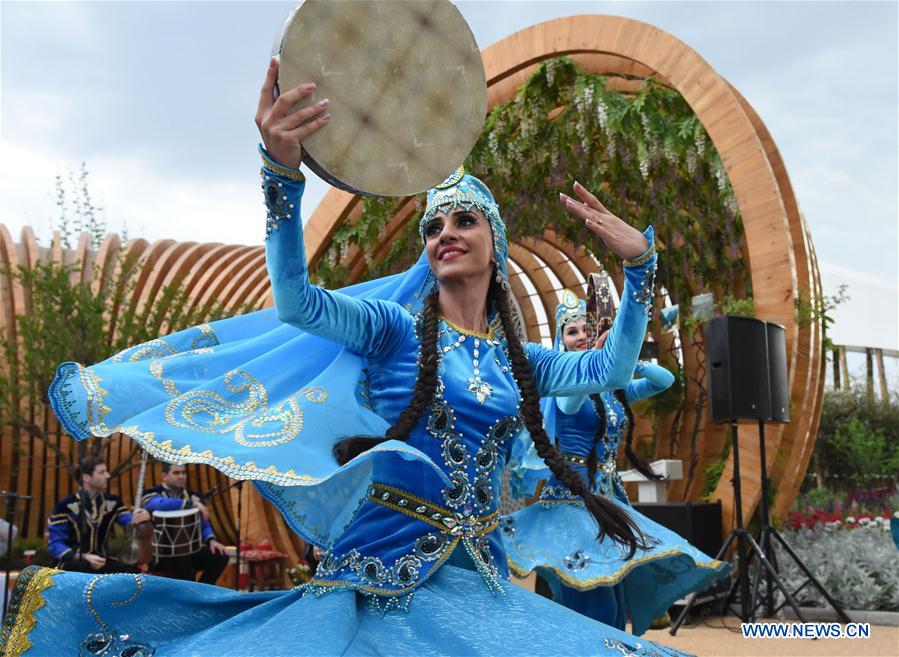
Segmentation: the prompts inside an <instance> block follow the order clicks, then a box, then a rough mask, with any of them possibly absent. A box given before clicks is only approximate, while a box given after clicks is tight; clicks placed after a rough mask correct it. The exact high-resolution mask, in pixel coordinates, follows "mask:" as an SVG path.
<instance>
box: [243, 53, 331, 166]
mask: <svg viewBox="0 0 899 657" xmlns="http://www.w3.org/2000/svg"><path fill="white" fill-rule="evenodd" d="M277 80H278V60H277V59H275V58H272V60H271V62H270V63H269V67H268V73H266V76H265V82H264V83H263V84H262V91H261V92H260V95H259V108H258V109H257V110H256V127H258V128H259V134H261V135H262V143H263V144H264V145H265V150H266V151H267V152H268V155H269V157H270V158H272V159H273V160H274V161H275V162H277V163H278V164H280V165H281V166H282V167H289V168H291V169H296V168H298V167H299V166H300V160H302V158H303V140H304V139H306V137H308V136H309V135H311V134H312V133H314V132H316V131H318V130H319V129H321V128H322V126H324V125H325V124H326V123H327V122H328V120H329V119H330V118H331V115H330V114H329V113H328V111H327V109H328V99H327V98H325V99H323V100H320V101H318V102H317V103H315V104H313V105H310V106H309V107H304V108H302V109H298V110H296V111H295V112H291V111H290V108H291V107H293V106H294V105H296V104H297V103H298V102H300V101H301V100H303V99H304V98H307V97H308V96H309V95H310V94H311V93H312V92H313V91H315V84H314V83H313V82H308V83H305V84H301V85H299V86H298V87H294V88H293V89H291V90H290V91H287V92H285V93H282V94H281V95H280V96H278V99H277V100H275V97H274V91H275V82H276V81H277Z"/></svg>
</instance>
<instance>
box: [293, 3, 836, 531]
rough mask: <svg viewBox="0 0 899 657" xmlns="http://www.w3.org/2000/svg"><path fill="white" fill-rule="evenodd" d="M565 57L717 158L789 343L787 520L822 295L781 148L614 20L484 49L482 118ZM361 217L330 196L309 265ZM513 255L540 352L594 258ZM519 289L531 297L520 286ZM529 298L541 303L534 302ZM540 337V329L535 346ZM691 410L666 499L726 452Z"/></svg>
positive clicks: (747, 448) (581, 22) (714, 91)
mask: <svg viewBox="0 0 899 657" xmlns="http://www.w3.org/2000/svg"><path fill="white" fill-rule="evenodd" d="M561 55H566V56H568V57H570V58H571V59H573V60H574V61H576V62H577V63H578V65H579V66H581V68H583V69H584V70H586V71H588V72H591V73H602V74H607V75H610V76H614V77H610V78H609V84H610V86H611V87H612V88H615V89H617V90H620V91H625V92H627V91H636V90H637V89H638V88H639V86H640V84H641V83H642V79H644V78H647V77H650V76H652V77H654V78H655V79H656V80H657V81H658V82H660V83H662V84H664V85H666V86H668V87H670V88H672V89H674V90H675V91H677V92H678V93H680V95H681V96H683V98H684V99H685V100H686V101H687V103H689V105H690V107H691V108H692V109H693V111H694V112H695V113H696V115H697V117H698V118H699V120H700V122H701V123H702V124H703V126H704V128H705V129H706V131H707V133H708V135H709V137H710V138H711V140H712V142H713V144H714V146H715V148H716V149H717V151H718V153H719V154H720V156H721V159H722V162H723V164H724V166H725V169H726V171H727V174H728V176H729V178H730V181H731V185H732V187H733V189H734V193H735V196H736V200H737V203H738V206H739V210H740V214H741V216H742V218H743V225H744V230H745V245H744V249H743V252H744V256H745V257H746V259H747V260H748V264H749V270H750V274H751V280H752V288H753V298H754V302H755V309H756V314H757V316H758V317H759V318H762V319H766V320H769V321H773V322H777V323H779V324H782V325H783V326H784V327H785V328H786V332H787V358H788V366H789V375H790V378H789V383H790V399H791V403H792V407H791V411H792V418H793V421H792V423H791V424H789V425H786V426H778V427H770V428H769V430H768V431H767V432H766V447H767V454H768V456H769V463H768V466H769V473H770V477H771V479H772V480H773V482H774V486H775V488H776V490H777V492H778V494H777V498H776V501H775V505H774V512H775V513H778V514H783V513H785V512H786V511H787V510H788V509H789V506H790V505H791V504H792V502H793V499H794V498H795V496H796V494H797V493H798V490H799V486H800V484H801V482H802V477H803V475H804V473H805V469H806V466H807V464H808V460H809V458H810V456H811V452H812V448H813V446H814V439H815V435H816V433H817V424H818V419H819V417H820V407H821V402H822V399H823V391H824V379H823V367H822V353H823V352H822V338H823V335H822V327H821V325H820V324H819V323H816V322H813V323H809V324H805V325H800V324H799V323H798V321H797V314H796V305H797V302H798V300H799V299H800V298H805V299H810V298H816V297H818V296H820V294H821V282H820V277H819V273H818V267H817V262H816V259H815V254H814V249H813V246H812V242H811V238H810V235H809V233H808V229H807V226H806V225H805V222H804V220H803V219H802V217H801V215H800V213H799V208H798V205H797V203H796V199H795V197H794V195H793V190H792V187H791V185H790V181H789V177H788V176H787V172H786V168H785V167H784V163H783V160H782V159H781V157H780V154H779V152H778V150H777V147H776V145H775V144H774V141H773V139H772V138H771V135H770V134H769V133H768V131H767V129H766V128H765V126H764V124H763V123H762V121H761V119H760V118H759V116H758V115H757V114H756V112H755V111H754V110H753V109H752V107H751V106H750V105H749V103H747V102H746V100H745V99H744V98H743V97H742V96H741V95H740V93H739V92H738V91H737V90H736V89H734V88H733V87H732V86H731V85H730V84H729V83H728V82H727V81H726V80H725V79H724V78H722V77H721V76H720V75H718V74H717V73H716V72H715V71H714V69H712V67H711V66H709V64H708V63H707V62H706V61H705V60H703V59H702V58H701V57H700V56H699V55H698V54H697V53H696V52H694V51H693V50H692V49H691V48H690V47H689V46H687V45H686V44H684V43H683V42H681V41H679V40H678V39H676V38H675V37H674V36H672V35H670V34H668V33H666V32H664V31H662V30H659V29H658V28H655V27H653V26H651V25H648V24H646V23H642V22H640V21H635V20H631V19H627V18H620V17H613V16H601V15H585V16H569V17H565V18H559V19H555V20H552V21H547V22H545V23H540V24H538V25H534V26H532V27H529V28H527V29H524V30H522V31H520V32H517V33H515V34H513V35H511V36H509V37H507V38H505V39H503V40H502V41H500V42H498V43H496V44H494V45H493V46H491V47H489V48H488V49H487V50H485V51H484V53H483V59H484V68H485V70H486V73H487V84H488V109H492V108H493V107H496V106H497V105H501V104H503V103H505V102H507V101H509V100H510V99H512V98H513V97H514V95H515V93H516V92H517V90H518V89H519V88H520V86H521V85H522V84H524V82H525V81H526V80H527V79H528V77H529V76H530V75H531V73H533V71H534V70H535V69H536V68H537V66H539V65H540V63H541V62H543V61H544V60H547V59H551V58H553V57H558V56H561ZM500 205H502V199H500ZM360 211H361V204H360V198H359V197H355V196H353V195H351V194H347V193H344V192H340V191H338V190H331V191H329V193H328V195H327V196H326V197H325V198H324V199H323V201H322V202H321V203H320V204H319V206H318V208H316V210H315V212H314V213H313V215H312V218H311V220H310V222H309V224H308V225H307V227H306V234H305V236H306V248H307V251H308V253H309V257H310V261H312V262H315V261H316V260H317V259H318V258H320V257H322V255H323V254H324V252H325V250H326V249H327V248H328V246H329V244H330V238H331V236H332V235H333V234H334V231H335V230H336V229H337V228H338V227H340V226H341V225H342V224H344V223H345V222H352V221H354V219H355V218H356V217H358V216H359V213H360ZM412 219H414V216H413V206H412V203H411V202H408V201H407V202H406V203H404V204H401V205H400V207H399V209H398V211H397V212H396V213H395V215H394V217H393V218H392V220H391V221H390V222H389V224H388V226H387V228H386V231H383V232H382V235H383V237H382V238H381V243H380V244H379V245H378V246H377V248H376V249H374V253H375V260H376V261H377V260H379V259H381V258H383V257H384V255H385V254H386V252H387V248H388V246H389V244H390V241H391V240H392V239H393V238H394V237H396V236H398V235H400V234H401V230H402V228H403V226H405V224H406V223H407V222H408V221H410V220H412ZM509 255H510V258H511V260H512V261H513V263H514V264H515V265H516V266H515V267H513V269H514V270H518V272H519V273H518V274H517V275H516V276H514V277H513V280H512V286H513V291H514V293H515V295H516V297H517V298H518V299H519V302H520V306H521V308H522V313H523V316H524V321H525V325H526V328H527V331H528V337H529V338H530V339H532V340H539V339H540V338H541V324H542V323H543V322H542V321H541V317H540V316H541V315H543V316H544V317H551V316H552V311H553V309H554V308H555V305H556V303H557V296H556V292H557V291H558V285H557V284H556V282H559V283H561V285H562V286H565V287H573V288H575V289H577V288H578V286H579V285H580V284H581V282H582V281H583V276H584V275H586V274H587V273H589V272H592V271H596V270H597V269H598V265H597V264H596V261H595V260H594V259H593V257H592V256H591V255H590V254H588V253H586V252H584V251H583V250H582V249H579V248H577V247H575V246H574V245H572V244H566V243H564V242H562V241H561V240H560V239H558V237H557V236H555V235H554V234H552V233H551V232H546V233H544V235H543V237H542V239H529V240H524V241H522V242H521V243H517V244H511V245H510V252H509ZM343 263H344V264H346V265H348V266H349V270H350V272H351V274H350V280H349V281H347V282H348V283H352V282H355V281H356V280H358V278H359V277H360V276H361V275H362V274H363V272H364V271H365V268H366V266H367V264H366V262H365V259H364V258H363V254H362V251H361V249H358V248H350V250H349V252H348V253H347V255H346V257H345V259H344V261H343ZM525 277H526V278H527V279H528V280H529V282H530V285H526V284H525V283H524V281H522V280H521V279H522V278H525ZM619 283H620V280H619ZM528 287H530V288H531V289H534V290H536V293H533V294H532V293H531V292H529V291H528ZM698 291H701V290H698ZM526 300H527V301H526ZM546 333H547V331H546V326H545V325H544V326H543V327H542V335H544V336H545V335H546ZM657 339H660V340H664V337H663V336H657ZM683 342H684V345H683V348H684V366H685V368H686V369H687V370H688V371H689V370H691V369H692V370H694V371H695V370H697V369H699V368H701V367H703V366H704V365H703V364H702V356H701V354H700V353H699V350H698V349H697V346H696V345H693V344H690V342H689V339H688V338H686V339H684V341H683ZM693 394H694V395H695V393H693ZM695 407H696V399H695V397H691V394H690V393H689V392H688V397H687V399H686V400H685V411H684V414H683V416H682V417H681V418H680V422H679V423H678V425H679V426H675V427H671V418H667V419H663V421H662V427H663V430H669V431H670V430H673V431H675V432H677V433H679V434H680V438H681V439H680V440H678V441H675V442H676V444H677V449H676V451H675V454H674V455H675V456H677V457H680V458H683V459H685V461H686V460H688V459H689V455H690V453H691V450H695V451H694V453H695V454H696V456H697V459H698V460H696V461H695V462H694V463H693V464H692V465H693V469H694V471H695V473H696V476H695V477H693V478H692V479H691V480H689V481H683V482H675V483H673V484H672V490H671V494H672V498H673V499H677V498H678V497H680V498H683V499H695V498H697V497H698V496H699V494H700V492H701V491H702V489H703V486H704V485H705V480H704V470H705V466H706V465H708V464H709V463H711V462H713V461H715V460H716V459H718V458H719V457H720V455H721V454H722V453H723V451H724V449H725V442H726V436H725V433H724V429H723V428H722V427H718V426H715V425H712V424H710V422H709V421H708V418H707V417H705V416H704V415H702V414H701V415H700V417H697V413H696V411H695V410H694V409H695ZM694 425H698V426H699V432H698V434H697V436H696V443H695V445H691V444H690V443H691V442H692V441H691V440H690V439H687V437H688V434H692V427H693V426H694ZM644 426H645V425H644ZM638 430H639V429H638ZM740 443H741V446H742V449H741V452H742V454H741V457H742V474H743V496H744V497H743V499H744V512H745V513H747V514H749V513H751V511H752V509H754V507H755V505H756V504H757V502H758V499H759V495H760V489H761V482H760V477H759V470H760V467H759V466H760V464H759V460H758V459H759V450H758V433H757V431H756V430H755V429H754V428H753V427H748V426H747V427H745V428H744V429H742V430H741V437H740ZM660 448H661V446H660ZM660 455H661V454H660ZM687 465H688V466H689V465H690V464H689V463H687ZM731 474H732V458H730V457H729V458H728V462H727V465H726V467H725V471H724V473H723V475H722V476H721V478H720V480H719V483H718V485H717V488H716V489H715V490H714V491H713V493H712V497H713V498H719V499H721V500H722V504H723V514H724V520H725V522H724V526H725V527H726V528H729V526H730V519H731V518H732V510H733V508H732V506H733V498H732V494H731V491H730V483H729V481H730V478H731Z"/></svg>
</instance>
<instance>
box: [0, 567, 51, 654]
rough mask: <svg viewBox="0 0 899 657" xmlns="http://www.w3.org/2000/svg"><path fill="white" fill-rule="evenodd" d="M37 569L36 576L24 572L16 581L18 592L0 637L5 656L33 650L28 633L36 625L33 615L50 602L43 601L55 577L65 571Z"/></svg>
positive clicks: (26, 571)
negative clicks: (22, 590)
mask: <svg viewBox="0 0 899 657" xmlns="http://www.w3.org/2000/svg"><path fill="white" fill-rule="evenodd" d="M34 568H35V570H34V571H32V572H33V574H32V573H30V572H29V571H28V570H23V571H22V572H21V573H20V574H19V580H17V581H16V588H15V592H14V593H13V596H12V600H11V602H10V606H9V611H8V612H7V615H6V619H5V621H4V624H3V634H2V635H0V641H3V654H4V655H5V657H20V655H22V654H24V653H25V652H26V651H27V650H28V649H29V648H31V641H30V640H29V639H28V633H29V632H31V630H33V629H34V626H35V625H36V624H37V619H36V618H35V617H34V616H35V614H36V613H37V611H38V609H40V608H41V607H43V606H44V605H45V604H46V602H47V601H46V600H44V591H46V590H47V589H49V588H50V587H51V586H53V575H56V574H59V573H61V572H62V571H61V570H57V569H55V568H40V569H38V568H37V567H34ZM23 586H24V588H25V591H24V592H20V591H21V588H20V587H23Z"/></svg>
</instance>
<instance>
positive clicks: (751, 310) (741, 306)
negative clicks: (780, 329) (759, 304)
mask: <svg viewBox="0 0 899 657" xmlns="http://www.w3.org/2000/svg"><path fill="white" fill-rule="evenodd" d="M718 308H719V309H720V310H721V314H722V315H736V316H738V317H755V300H753V298H752V297H748V298H745V299H740V298H737V297H735V296H733V295H732V294H726V295H725V296H724V299H722V300H721V303H720V304H718Z"/></svg>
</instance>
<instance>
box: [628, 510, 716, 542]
mask: <svg viewBox="0 0 899 657" xmlns="http://www.w3.org/2000/svg"><path fill="white" fill-rule="evenodd" d="M634 509H635V510H636V511H639V512H640V513H642V514H643V515H644V516H646V517H647V518H649V519H650V520H654V521H655V522H657V523H659V524H660V525H662V526H663V527H666V528H668V529H670V530H671V531H673V532H675V533H676V534H680V535H681V536H683V537H684V538H685V539H687V540H688V541H690V544H691V545H693V546H694V547H697V548H699V549H700V550H702V551H703V552H705V553H706V554H708V555H715V554H718V550H720V549H721V533H722V531H721V502H646V503H639V502H638V503H636V504H634Z"/></svg>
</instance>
